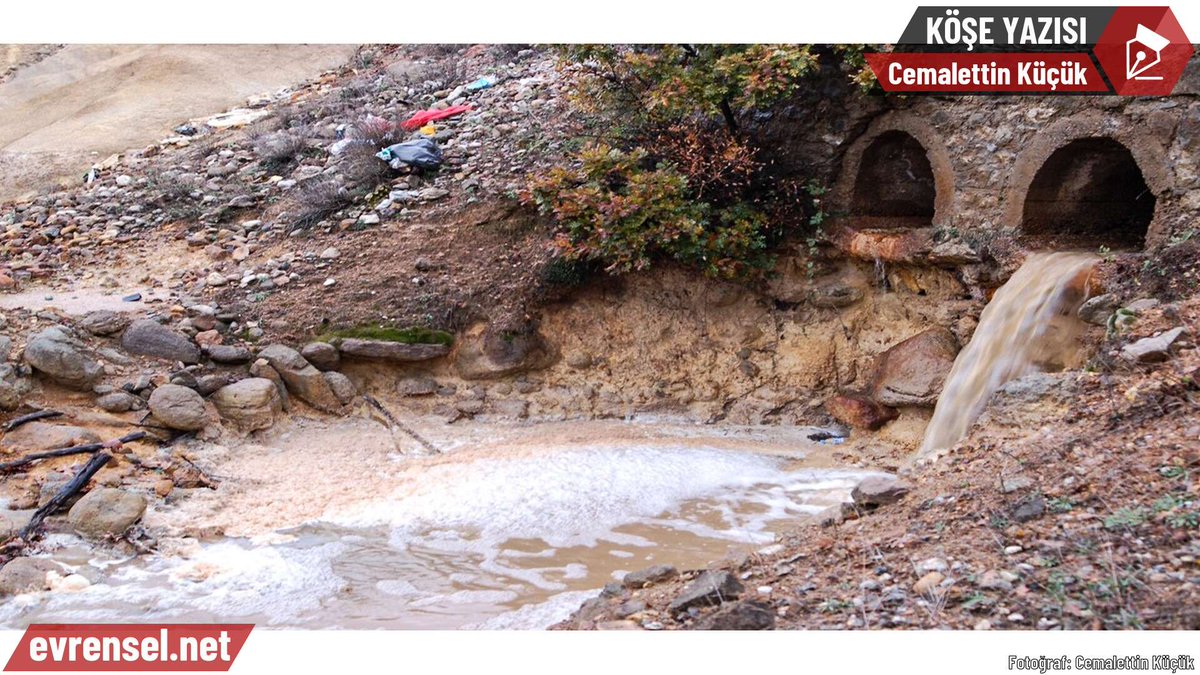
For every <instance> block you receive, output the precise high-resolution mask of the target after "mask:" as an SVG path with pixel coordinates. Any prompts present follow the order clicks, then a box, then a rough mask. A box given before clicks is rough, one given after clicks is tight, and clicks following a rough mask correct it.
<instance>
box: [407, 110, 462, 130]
mask: <svg viewBox="0 0 1200 675" xmlns="http://www.w3.org/2000/svg"><path fill="white" fill-rule="evenodd" d="M468 110H471V106H469V105H452V106H450V107H449V108H446V109H445V110H422V111H421V112H419V113H416V114H414V115H413V116H412V117H410V118H408V119H406V120H404V124H402V125H401V126H403V127H404V130H405V131H412V130H413V129H420V128H421V127H423V126H425V125H426V124H429V123H430V122H436V121H438V120H444V119H446V118H447V117H454V116H455V115H461V114H463V113H465V112H467V111H468Z"/></svg>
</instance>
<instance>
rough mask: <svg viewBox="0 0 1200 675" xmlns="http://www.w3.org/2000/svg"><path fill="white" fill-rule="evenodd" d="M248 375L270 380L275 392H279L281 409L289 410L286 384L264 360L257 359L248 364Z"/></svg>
mask: <svg viewBox="0 0 1200 675" xmlns="http://www.w3.org/2000/svg"><path fill="white" fill-rule="evenodd" d="M250 374H251V375H253V376H254V377H261V378H263V379H264V380H270V381H271V382H273V383H275V390H276V391H278V392H279V400H280V402H281V403H282V404H283V409H284V410H290V409H291V403H290V402H289V401H288V391H287V384H286V383H285V382H284V381H283V378H282V377H280V376H279V371H277V370H275V369H274V368H272V367H271V364H270V363H268V362H267V360H266V359H258V360H256V361H255V362H254V363H252V364H250Z"/></svg>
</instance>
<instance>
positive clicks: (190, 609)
mask: <svg viewBox="0 0 1200 675" xmlns="http://www.w3.org/2000/svg"><path fill="white" fill-rule="evenodd" d="M342 550H343V547H342V546H341V545H339V544H326V545H323V546H317V547H313V548H308V549H297V548H287V547H273V546H262V547H256V548H246V547H244V546H241V545H239V544H238V543H235V542H221V543H217V544H212V545H208V546H203V547H201V548H200V549H199V550H198V551H196V552H195V553H194V554H193V556H191V557H189V558H186V559H179V558H159V559H156V560H155V561H154V562H153V563H151V564H150V565H149V566H147V567H139V566H133V565H126V566H122V567H119V568H117V569H115V570H114V571H113V573H112V574H111V575H109V576H108V577H107V578H106V579H104V581H103V582H101V583H96V584H93V585H91V586H89V587H88V588H86V589H84V590H82V591H79V592H77V593H71V594H61V593H42V594H36V595H37V596H38V597H39V602H38V603H28V604H26V603H21V604H22V606H10V605H11V604H12V603H5V604H4V606H3V607H0V624H3V625H16V624H20V623H22V616H23V615H24V614H25V613H26V612H28V611H31V610H36V614H37V616H36V620H37V621H38V622H43V623H44V622H56V621H57V622H98V621H114V620H130V619H132V618H136V619H137V620H141V621H162V620H171V619H176V618H185V617H187V616H188V615H193V614H201V615H206V616H219V617H222V618H226V619H239V618H246V619H251V620H253V621H255V622H258V623H268V624H279V623H292V622H294V621H295V620H296V619H297V617H301V616H303V615H305V614H311V613H314V612H317V611H318V610H319V609H320V608H321V603H322V600H324V599H325V598H328V597H331V596H333V595H334V594H336V593H337V592H338V591H339V590H340V589H341V588H342V586H343V583H342V580H341V579H339V578H338V577H337V576H336V575H334V574H333V571H332V569H331V567H330V560H331V559H332V558H333V557H334V556H335V555H337V554H338V553H340V552H341V551H342Z"/></svg>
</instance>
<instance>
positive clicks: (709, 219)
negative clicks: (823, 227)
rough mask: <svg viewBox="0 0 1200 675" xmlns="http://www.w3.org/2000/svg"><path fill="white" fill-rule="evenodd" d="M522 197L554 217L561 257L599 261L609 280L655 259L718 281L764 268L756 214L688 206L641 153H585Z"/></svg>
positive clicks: (667, 176) (762, 234)
mask: <svg viewBox="0 0 1200 675" xmlns="http://www.w3.org/2000/svg"><path fill="white" fill-rule="evenodd" d="M522 198H523V200H524V201H525V202H526V203H530V204H533V205H536V206H537V208H538V209H539V210H540V211H541V212H542V213H545V214H548V215H551V216H552V217H553V218H554V220H555V222H556V223H557V225H558V228H559V229H558V232H557V236H556V239H555V245H556V247H557V248H558V250H559V252H560V253H561V254H562V256H563V258H565V259H566V260H569V261H595V262H599V263H601V264H603V265H604V266H605V268H606V270H607V271H609V272H610V273H615V272H629V271H633V270H644V269H647V268H648V267H650V265H651V263H652V261H654V260H655V259H658V258H666V259H672V260H676V261H678V262H681V263H683V264H687V265H691V266H695V267H697V268H699V269H702V270H703V271H704V272H705V273H706V274H708V275H710V276H714V277H724V278H734V277H739V276H745V275H746V274H747V273H748V272H750V271H751V270H753V269H762V268H766V267H768V266H769V264H770V260H769V258H768V257H767V255H766V248H767V236H766V226H767V224H766V219H765V217H763V216H762V214H760V213H758V212H757V211H755V210H754V209H752V208H750V207H749V206H746V205H744V204H734V205H732V206H729V207H725V208H714V207H713V206H712V205H710V204H708V203H707V202H703V201H699V200H696V199H693V198H692V197H691V195H690V194H689V191H688V179H687V177H686V176H684V175H683V174H681V173H680V172H679V171H678V170H676V169H675V167H674V166H673V165H671V164H667V163H658V164H652V163H651V162H650V161H649V159H648V153H647V152H646V151H645V150H641V149H635V150H632V151H629V152H624V151H621V150H618V149H615V148H611V147H609V146H607V145H603V144H595V145H592V146H589V147H588V148H585V149H584V150H583V151H582V152H580V153H579V156H578V162H577V164H576V165H574V166H570V167H564V166H559V167H556V168H554V169H552V170H550V171H549V172H548V173H546V174H544V175H541V176H536V177H534V178H533V179H531V181H530V183H529V189H528V190H527V191H526V192H525V193H524V194H523V196H522Z"/></svg>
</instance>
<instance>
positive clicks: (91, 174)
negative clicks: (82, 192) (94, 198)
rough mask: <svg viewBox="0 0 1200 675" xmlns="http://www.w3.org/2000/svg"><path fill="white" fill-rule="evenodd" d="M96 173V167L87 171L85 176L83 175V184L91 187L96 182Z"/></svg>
mask: <svg viewBox="0 0 1200 675" xmlns="http://www.w3.org/2000/svg"><path fill="white" fill-rule="evenodd" d="M97 173H98V172H97V171H96V167H94V166H93V167H92V168H91V169H89V170H88V172H87V174H86V175H84V177H83V182H84V183H85V184H86V185H91V184H92V183H94V182H96V175H97Z"/></svg>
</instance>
